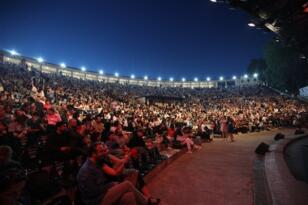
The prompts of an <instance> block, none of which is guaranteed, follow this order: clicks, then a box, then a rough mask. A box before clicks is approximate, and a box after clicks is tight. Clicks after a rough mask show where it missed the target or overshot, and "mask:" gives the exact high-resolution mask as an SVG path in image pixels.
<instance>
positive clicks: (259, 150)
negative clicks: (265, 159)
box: [255, 142, 269, 155]
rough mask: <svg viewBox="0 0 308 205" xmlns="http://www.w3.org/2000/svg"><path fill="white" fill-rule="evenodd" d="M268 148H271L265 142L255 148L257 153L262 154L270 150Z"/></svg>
mask: <svg viewBox="0 0 308 205" xmlns="http://www.w3.org/2000/svg"><path fill="white" fill-rule="evenodd" d="M268 148H269V145H268V144H266V143H264V142H261V143H260V144H259V145H258V146H257V148H256V150H255V153H256V154H260V155H264V154H265V153H266V152H268Z"/></svg>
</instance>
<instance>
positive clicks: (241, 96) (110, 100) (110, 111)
mask: <svg viewBox="0 0 308 205" xmlns="http://www.w3.org/2000/svg"><path fill="white" fill-rule="evenodd" d="M144 96H157V97H162V96H164V97H178V98H181V99H183V100H181V101H174V102H168V103H159V102H158V103H155V102H153V103H151V104H145V103H143V102H141V101H139V100H138V99H139V97H144ZM307 110H308V106H307V104H305V103H303V102H300V101H298V100H296V99H291V98H288V97H285V96H281V95H279V94H278V93H276V92H274V91H272V90H271V89H269V88H267V87H264V86H260V85H258V86H252V87H229V88H211V89H208V88H205V89H201V88H200V89H198V88H195V89H191V88H179V87H178V88H173V87H172V88H171V87H165V88H164V87H149V86H137V85H121V84H118V83H103V82H98V81H88V80H82V79H76V78H71V77H66V76H62V75H61V74H55V73H52V74H47V73H41V72H39V71H37V70H35V69H29V68H26V67H21V66H18V65H14V64H1V65H0V119H1V121H0V184H1V186H0V204H2V203H3V204H16V203H17V202H18V201H19V202H22V204H41V203H43V202H46V201H49V202H50V201H52V200H62V202H63V203H67V204H70V203H71V200H72V197H71V196H70V194H69V191H68V190H74V193H75V195H76V196H78V197H75V199H74V200H75V201H80V203H81V204H104V205H105V204H159V202H160V199H157V198H154V197H153V196H152V195H151V194H150V193H149V191H148V189H147V187H146V184H145V182H144V180H143V176H144V175H146V174H147V173H148V172H149V171H150V170H151V169H153V167H155V165H157V164H159V163H160V162H161V161H163V160H165V159H166V156H163V155H162V154H161V153H162V152H161V151H163V150H168V149H173V148H183V147H184V148H187V152H188V153H192V152H193V151H194V150H198V149H201V147H202V146H201V142H202V141H206V142H210V141H211V140H212V138H213V136H214V135H218V136H221V137H222V138H223V139H224V140H226V141H230V142H234V141H235V138H234V134H235V133H238V132H242V133H246V132H254V131H261V130H264V129H270V128H273V127H280V126H285V127H286V126H296V127H300V126H307V124H306V125H305V124H304V123H305V122H307V121H306V120H307V119H305V117H306V115H305V113H306V112H307ZM76 193H77V194H76ZM61 197H62V198H61ZM76 198H78V199H76Z"/></svg>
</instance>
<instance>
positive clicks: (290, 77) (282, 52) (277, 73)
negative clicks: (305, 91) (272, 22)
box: [247, 42, 308, 94]
mask: <svg viewBox="0 0 308 205" xmlns="http://www.w3.org/2000/svg"><path fill="white" fill-rule="evenodd" d="M247 72H248V73H251V74H252V73H254V72H257V73H259V76H260V80H262V81H265V82H267V84H268V85H270V86H272V87H274V88H277V89H279V90H281V91H285V90H287V91H288V92H290V93H294V94H297V93H298V90H299V88H301V87H304V86H306V85H308V63H307V60H306V59H302V58H300V53H299V52H298V50H297V49H295V48H294V47H290V46H284V45H282V44H279V43H277V42H270V43H269V44H268V45H267V46H266V48H265V50H264V59H262V58H261V59H252V60H251V62H250V64H249V66H248V68H247Z"/></svg>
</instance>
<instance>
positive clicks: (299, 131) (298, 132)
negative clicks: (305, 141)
mask: <svg viewBox="0 0 308 205" xmlns="http://www.w3.org/2000/svg"><path fill="white" fill-rule="evenodd" d="M304 133H305V132H304V130H301V129H297V130H295V132H294V134H295V135H300V134H304Z"/></svg>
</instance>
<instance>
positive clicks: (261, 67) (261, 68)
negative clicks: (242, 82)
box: [247, 58, 267, 81]
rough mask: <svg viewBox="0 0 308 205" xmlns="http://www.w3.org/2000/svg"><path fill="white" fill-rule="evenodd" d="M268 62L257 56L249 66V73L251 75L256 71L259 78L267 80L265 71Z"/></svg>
mask: <svg viewBox="0 0 308 205" xmlns="http://www.w3.org/2000/svg"><path fill="white" fill-rule="evenodd" d="M266 67H267V65H266V62H265V60H264V59H263V58H256V59H251V61H250V63H249V65H248V68H247V73H248V74H250V75H253V74H254V73H258V75H259V79H260V80H261V81H265V76H264V72H265V70H266Z"/></svg>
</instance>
